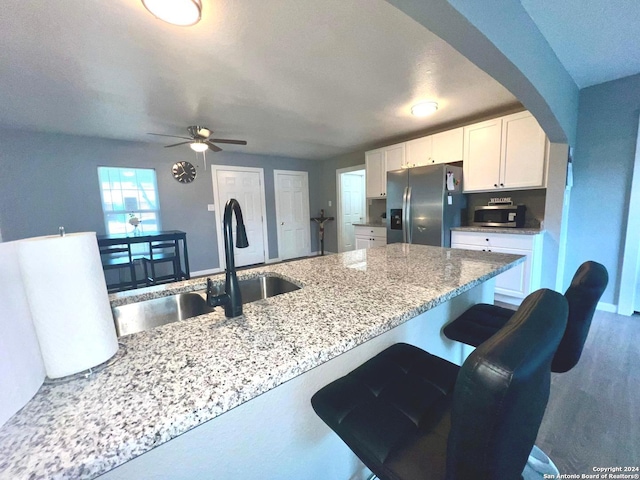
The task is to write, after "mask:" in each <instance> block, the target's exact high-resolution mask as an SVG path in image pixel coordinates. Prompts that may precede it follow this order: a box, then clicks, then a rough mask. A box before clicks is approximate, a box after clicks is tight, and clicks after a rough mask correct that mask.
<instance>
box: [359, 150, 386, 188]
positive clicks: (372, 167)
mask: <svg viewBox="0 0 640 480" xmlns="http://www.w3.org/2000/svg"><path fill="white" fill-rule="evenodd" d="M364 162H365V166H366V170H367V198H384V193H386V192H385V191H383V190H382V186H383V184H384V186H385V190H386V186H387V174H386V170H385V166H384V151H383V150H372V151H370V152H367V153H365V157H364Z"/></svg>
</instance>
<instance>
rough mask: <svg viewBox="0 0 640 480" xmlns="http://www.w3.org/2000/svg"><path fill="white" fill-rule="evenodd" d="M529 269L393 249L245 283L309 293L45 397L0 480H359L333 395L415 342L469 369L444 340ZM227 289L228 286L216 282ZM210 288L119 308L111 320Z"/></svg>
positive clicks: (251, 310) (24, 413) (142, 336)
mask: <svg viewBox="0 0 640 480" xmlns="http://www.w3.org/2000/svg"><path fill="white" fill-rule="evenodd" d="M523 260H524V258H523V257H521V256H517V255H510V254H503V253H486V252H474V251H467V250H452V249H447V248H439V247H429V246H422V245H407V244H393V245H387V246H383V247H377V248H372V249H369V250H356V251H352V252H347V253H343V254H338V255H330V256H325V257H315V258H309V259H304V260H299V261H294V262H286V263H281V264H277V265H266V266H262V267H259V268H254V269H249V270H244V271H242V272H241V273H240V274H239V278H240V279H241V280H242V279H243V278H249V277H258V276H265V275H266V276H276V277H280V278H283V279H286V280H288V281H290V282H292V283H295V284H296V285H298V286H299V287H301V288H300V289H299V290H296V291H293V292H289V293H285V294H282V295H278V296H274V297H271V298H266V299H264V300H259V301H256V302H252V303H246V304H245V305H244V314H243V315H242V316H241V317H237V318H232V319H228V318H225V317H224V314H223V312H222V311H221V309H219V308H217V309H216V310H215V311H213V312H211V313H207V314H204V315H200V316H197V317H195V318H190V319H187V320H184V321H179V322H175V323H171V324H167V325H164V326H161V327H157V328H154V329H152V330H147V331H143V332H139V333H134V334H131V335H126V336H123V337H120V338H119V342H120V349H119V351H118V353H117V354H116V361H115V362H113V363H112V364H111V365H109V366H108V367H106V368H104V369H102V370H100V371H98V372H97V373H94V374H92V375H91V376H89V377H88V378H80V379H76V380H72V381H69V382H66V383H56V384H47V383H45V385H43V386H42V388H41V389H40V390H39V392H38V393H37V394H36V396H35V397H34V398H33V399H32V400H31V401H30V402H29V403H28V404H27V405H25V407H23V408H22V409H21V410H20V411H19V412H18V413H17V414H16V415H14V416H13V417H12V418H11V419H10V420H9V421H8V422H7V423H6V424H5V425H4V426H3V427H2V428H0V478H2V479H5V478H11V479H32V480H35V479H44V478H56V479H72V478H73V479H78V478H96V477H99V476H101V477H102V478H104V479H120V478H121V479H126V478H138V479H141V478H172V479H173V478H359V475H360V474H362V471H361V470H362V468H363V467H362V465H361V464H360V463H359V461H357V458H356V457H354V456H353V454H351V453H350V452H349V450H348V449H347V448H346V447H345V446H344V445H342V444H341V443H340V441H339V440H338V439H336V438H335V437H334V436H332V435H331V434H330V432H329V431H328V429H327V428H326V427H325V426H324V425H323V424H322V422H321V421H320V420H319V419H317V418H315V416H314V415H313V412H312V410H311V406H310V403H309V399H310V397H311V395H312V394H313V392H315V391H317V390H318V389H319V388H320V387H322V386H323V385H324V384H326V383H328V382H329V381H331V380H333V379H335V378H337V377H338V376H340V375H342V374H344V373H345V372H346V371H348V370H349V369H351V368H353V367H354V366H356V365H358V364H359V363H362V362H363V361H365V360H367V359H368V358H370V357H371V356H373V355H375V354H376V353H377V352H379V351H381V350H383V349H384V348H386V347H387V346H389V345H390V344H392V343H396V342H398V341H405V342H410V343H413V344H415V345H417V346H419V347H421V348H424V349H426V350H428V351H431V353H434V354H436V355H439V356H442V357H443V358H447V359H449V360H450V361H453V362H455V363H461V362H462V361H463V359H464V358H465V356H466V355H467V354H468V353H469V350H465V348H464V347H463V346H462V344H458V343H456V342H451V341H449V340H447V339H446V338H445V337H444V336H443V335H442V333H441V330H442V327H443V326H444V324H446V323H447V322H449V321H451V320H452V319H453V318H455V317H456V316H457V315H459V314H460V313H462V312H463V311H464V310H465V309H466V308H468V307H469V306H470V305H471V304H474V303H477V302H480V301H485V302H487V301H489V302H490V301H492V298H493V288H494V283H495V282H494V277H495V276H496V275H498V274H500V273H502V272H504V271H506V270H508V269H510V268H512V267H513V266H515V265H517V264H519V263H520V262H522V261H523ZM211 278H212V280H213V281H214V282H216V283H221V282H223V281H224V278H223V275H216V276H213V277H211ZM205 285H206V278H194V279H190V280H185V281H182V282H176V283H172V284H166V285H157V286H154V287H149V288H145V289H141V290H136V291H127V292H121V293H117V294H112V295H111V296H110V300H111V305H112V307H116V306H121V305H126V304H130V303H135V302H140V301H143V300H149V299H153V298H159V297H164V296H169V295H174V294H177V293H184V292H191V291H198V290H202V289H204V288H205Z"/></svg>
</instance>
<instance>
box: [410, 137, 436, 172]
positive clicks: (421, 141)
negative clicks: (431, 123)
mask: <svg viewBox="0 0 640 480" xmlns="http://www.w3.org/2000/svg"><path fill="white" fill-rule="evenodd" d="M431 144H432V139H431V137H430V136H429V137H422V138H416V139H415V140H411V141H409V142H407V144H406V145H407V166H408V167H419V166H421V165H430V164H431Z"/></svg>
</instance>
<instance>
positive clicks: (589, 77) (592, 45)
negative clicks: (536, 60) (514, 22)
mask: <svg viewBox="0 0 640 480" xmlns="http://www.w3.org/2000/svg"><path fill="white" fill-rule="evenodd" d="M521 3H522V6H523V7H524V8H525V10H526V11H527V13H528V14H529V16H530V17H531V19H532V20H533V21H534V23H535V24H536V25H537V27H538V29H539V30H540V32H541V33H542V34H543V35H544V36H545V38H546V39H547V41H548V42H549V45H550V46H551V48H552V49H553V50H554V51H555V53H556V55H557V57H558V59H559V60H560V62H561V63H562V64H563V65H564V67H565V68H566V70H567V72H568V73H569V75H571V77H572V78H573V80H574V81H575V82H576V84H577V85H578V87H579V88H584V87H588V86H591V85H596V84H598V83H603V82H608V81H610V80H616V79H618V78H622V77H627V76H629V75H634V74H636V73H639V72H640V48H639V43H638V42H639V41H640V1H638V0H521Z"/></svg>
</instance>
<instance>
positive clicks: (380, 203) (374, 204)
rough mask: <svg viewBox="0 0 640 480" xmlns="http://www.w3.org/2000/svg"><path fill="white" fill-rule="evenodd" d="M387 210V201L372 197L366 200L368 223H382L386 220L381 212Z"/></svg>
mask: <svg viewBox="0 0 640 480" xmlns="http://www.w3.org/2000/svg"><path fill="white" fill-rule="evenodd" d="M386 211H387V201H386V200H382V199H378V198H374V199H368V200H367V220H368V222H369V223H381V224H384V223H386V222H387V221H386V220H385V219H384V218H382V214H383V213H385V212H386Z"/></svg>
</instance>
